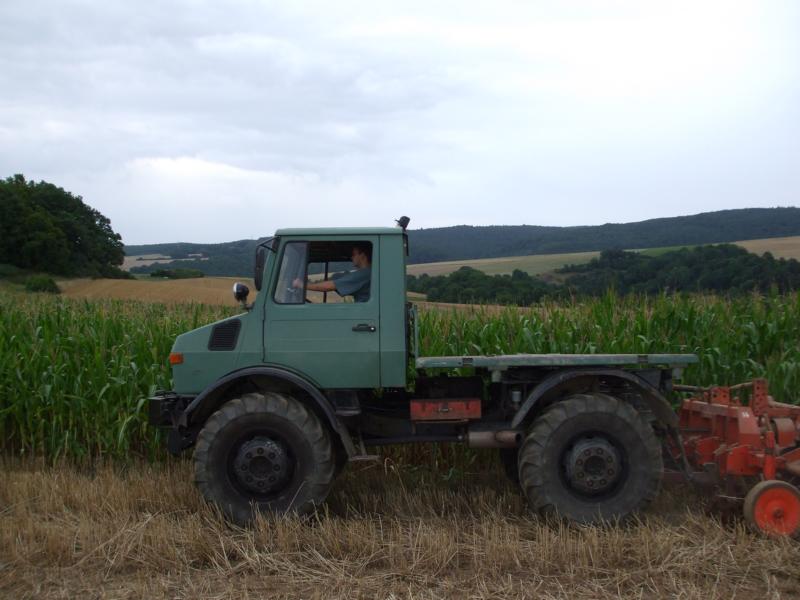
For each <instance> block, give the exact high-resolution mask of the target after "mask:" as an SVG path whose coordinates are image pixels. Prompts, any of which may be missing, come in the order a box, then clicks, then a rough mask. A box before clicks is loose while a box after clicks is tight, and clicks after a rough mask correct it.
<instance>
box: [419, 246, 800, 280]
mask: <svg viewBox="0 0 800 600" xmlns="http://www.w3.org/2000/svg"><path fill="white" fill-rule="evenodd" d="M732 243H734V244H736V245H737V246H741V247H742V248H744V249H746V250H747V251H748V252H753V253H755V254H759V255H760V254H763V253H764V252H771V253H772V254H773V255H774V256H775V257H776V258H795V259H800V236H792V237H782V238H765V239H757V240H742V241H738V242H732ZM682 247H683V246H669V247H664V248H639V249H634V250H633V252H641V253H643V254H649V255H653V256H655V255H658V254H663V253H664V252H668V251H670V250H678V249H680V248H682ZM598 256H600V252H569V253H562V254H530V255H526V256H504V257H498V258H476V259H470V260H452V261H443V262H434V263H422V264H415V265H408V274H409V275H417V276H419V275H422V274H423V273H427V274H428V275H430V276H431V277H433V276H436V275H447V274H448V273H452V272H453V271H457V270H458V269H460V268H461V267H472V268H473V269H477V270H479V271H483V272H484V273H486V274H487V275H510V274H511V273H512V272H513V271H514V269H520V270H522V271H525V272H526V273H528V274H529V275H541V274H543V273H549V272H550V271H553V270H555V269H558V268H560V267H563V266H565V265H568V264H576V265H579V264H584V263H587V262H589V261H590V260H592V259H593V258H596V257H598Z"/></svg>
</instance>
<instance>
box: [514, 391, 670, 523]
mask: <svg viewBox="0 0 800 600" xmlns="http://www.w3.org/2000/svg"><path fill="white" fill-rule="evenodd" d="M662 468H663V465H662V458H661V444H660V443H659V440H658V438H657V437H656V435H655V433H654V431H653V428H652V427H651V425H650V424H649V423H648V422H647V421H646V420H645V419H644V418H643V417H642V416H641V415H640V414H639V413H638V412H637V411H636V409H635V408H634V407H633V406H631V405H630V404H628V403H626V402H623V401H621V400H619V399H617V398H614V397H613V396H609V395H607V394H599V393H592V394H577V395H574V396H571V397H569V398H567V399H565V400H563V401H560V402H557V403H555V404H553V405H551V406H550V407H548V408H547V409H546V410H545V411H544V413H542V415H541V416H539V417H538V418H537V419H536V421H534V423H533V426H532V427H531V429H530V431H529V433H528V435H527V437H526V438H525V441H524V443H523V445H522V447H521V448H520V452H519V478H520V485H521V486H522V489H523V491H524V492H525V496H526V497H527V500H528V503H529V504H530V506H531V507H532V508H533V509H534V510H536V511H538V512H540V513H543V514H558V515H560V516H561V517H565V518H567V519H569V520H571V521H575V522H578V523H599V522H603V521H615V520H622V519H625V518H626V517H628V516H630V515H631V514H633V513H635V512H636V511H638V510H641V509H642V508H644V507H645V506H646V505H647V504H648V503H649V502H650V501H652V500H653V499H654V498H655V497H656V495H657V494H658V491H659V489H660V486H661V471H662Z"/></svg>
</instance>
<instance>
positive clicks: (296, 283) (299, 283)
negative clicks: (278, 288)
mask: <svg viewBox="0 0 800 600" xmlns="http://www.w3.org/2000/svg"><path fill="white" fill-rule="evenodd" d="M292 287H293V288H296V289H302V287H303V280H302V279H300V278H299V277H298V278H297V279H295V280H294V281H293V282H292Z"/></svg>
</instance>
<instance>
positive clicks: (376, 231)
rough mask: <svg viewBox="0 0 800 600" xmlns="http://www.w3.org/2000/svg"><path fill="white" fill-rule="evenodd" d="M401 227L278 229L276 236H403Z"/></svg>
mask: <svg viewBox="0 0 800 600" xmlns="http://www.w3.org/2000/svg"><path fill="white" fill-rule="evenodd" d="M403 233H404V231H403V229H402V228H400V227H315V228H314V227H311V228H290V229H278V230H277V231H276V232H275V235H276V236H296V237H299V236H302V237H312V236H316V235H319V236H322V235H325V236H328V235H402V234H403Z"/></svg>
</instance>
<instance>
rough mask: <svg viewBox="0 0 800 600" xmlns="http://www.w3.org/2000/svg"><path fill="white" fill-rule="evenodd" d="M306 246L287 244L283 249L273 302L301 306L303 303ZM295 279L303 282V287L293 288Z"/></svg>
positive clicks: (299, 243)
mask: <svg viewBox="0 0 800 600" xmlns="http://www.w3.org/2000/svg"><path fill="white" fill-rule="evenodd" d="M307 256H308V244H307V243H306V242H289V243H288V244H286V246H284V248H283V259H282V260H281V270H280V272H279V273H278V284H277V286H276V287H275V302H278V303H280V304H303V302H304V301H305V300H304V298H305V293H304V292H305V289H304V287H305V280H306V265H307V264H308V263H307ZM295 279H299V280H300V281H301V282H303V286H302V287H300V288H295V287H294V285H293V283H294V280H295Z"/></svg>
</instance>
